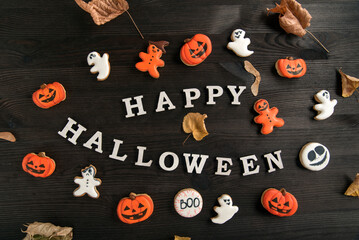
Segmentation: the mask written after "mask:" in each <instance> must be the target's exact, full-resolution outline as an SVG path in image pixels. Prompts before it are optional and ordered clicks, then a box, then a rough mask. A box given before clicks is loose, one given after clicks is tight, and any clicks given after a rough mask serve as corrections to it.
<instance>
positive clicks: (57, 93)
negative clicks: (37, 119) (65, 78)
mask: <svg viewBox="0 0 359 240" xmlns="http://www.w3.org/2000/svg"><path fill="white" fill-rule="evenodd" d="M65 99H66V91H65V88H64V86H62V84H61V83H59V82H53V83H49V84H45V83H44V84H42V85H41V86H40V89H39V90H37V91H36V92H34V93H33V94H32V101H33V102H34V103H35V104H36V105H37V106H38V107H41V108H44V109H47V108H50V107H53V106H55V105H57V104H59V103H60V102H62V101H64V100H65Z"/></svg>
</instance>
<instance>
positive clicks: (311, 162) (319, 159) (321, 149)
mask: <svg viewBox="0 0 359 240" xmlns="http://www.w3.org/2000/svg"><path fill="white" fill-rule="evenodd" d="M299 160H300V162H301V164H302V165H303V167H305V168H307V169H309V170H311V171H320V170H322V169H324V168H325V167H326V166H327V165H328V163H329V160H330V153H329V150H328V148H326V147H325V146H324V145H323V144H320V143H317V142H310V143H307V144H306V145H304V146H303V147H302V150H300V153H299Z"/></svg>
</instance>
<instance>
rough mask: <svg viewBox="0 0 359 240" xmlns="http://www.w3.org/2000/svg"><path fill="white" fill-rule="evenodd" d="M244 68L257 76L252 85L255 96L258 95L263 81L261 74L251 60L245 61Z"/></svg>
mask: <svg viewBox="0 0 359 240" xmlns="http://www.w3.org/2000/svg"><path fill="white" fill-rule="evenodd" d="M244 69H246V71H247V72H249V73H250V74H252V75H253V76H254V77H255V80H254V83H253V84H252V86H251V91H252V94H253V96H257V95H258V91H259V83H260V82H261V74H260V73H259V72H258V71H257V69H255V67H253V65H252V64H251V63H250V62H249V61H247V60H246V61H244Z"/></svg>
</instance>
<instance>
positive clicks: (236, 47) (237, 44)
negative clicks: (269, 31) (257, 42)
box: [227, 29, 254, 57]
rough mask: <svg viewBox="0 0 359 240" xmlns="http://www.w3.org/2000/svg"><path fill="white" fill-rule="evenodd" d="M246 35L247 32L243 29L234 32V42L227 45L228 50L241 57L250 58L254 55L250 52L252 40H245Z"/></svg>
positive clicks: (232, 36) (232, 37)
mask: <svg viewBox="0 0 359 240" xmlns="http://www.w3.org/2000/svg"><path fill="white" fill-rule="evenodd" d="M245 34H246V32H245V31H243V30H242V29H236V30H234V31H233V33H232V35H231V39H232V41H233V42H229V43H228V44H227V48H228V49H229V50H232V51H233V52H234V53H235V54H237V56H240V57H248V56H250V55H252V54H253V53H254V52H253V51H250V50H248V45H249V44H250V43H251V40H250V39H249V38H244V35H245Z"/></svg>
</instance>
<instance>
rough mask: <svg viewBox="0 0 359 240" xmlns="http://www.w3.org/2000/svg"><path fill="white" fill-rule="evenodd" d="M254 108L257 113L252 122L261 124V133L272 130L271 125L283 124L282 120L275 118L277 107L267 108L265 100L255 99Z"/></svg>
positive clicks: (280, 125) (267, 104) (267, 132)
mask: <svg viewBox="0 0 359 240" xmlns="http://www.w3.org/2000/svg"><path fill="white" fill-rule="evenodd" d="M254 110H255V111H256V112H257V113H259V115H258V116H256V117H255V118H254V122H255V123H258V124H262V125H263V126H262V129H261V133H262V134H269V133H271V132H273V127H282V126H283V125H284V120H283V119H281V118H277V114H278V108H276V107H272V108H269V103H268V101H267V100H265V99H259V100H258V101H256V102H255V104H254Z"/></svg>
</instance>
